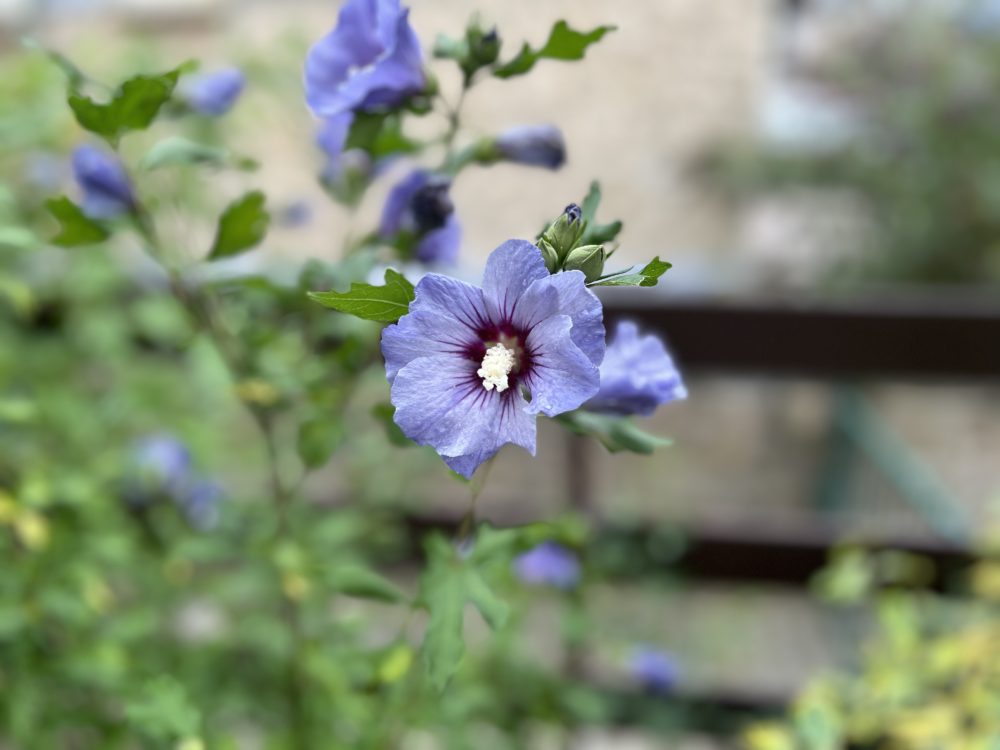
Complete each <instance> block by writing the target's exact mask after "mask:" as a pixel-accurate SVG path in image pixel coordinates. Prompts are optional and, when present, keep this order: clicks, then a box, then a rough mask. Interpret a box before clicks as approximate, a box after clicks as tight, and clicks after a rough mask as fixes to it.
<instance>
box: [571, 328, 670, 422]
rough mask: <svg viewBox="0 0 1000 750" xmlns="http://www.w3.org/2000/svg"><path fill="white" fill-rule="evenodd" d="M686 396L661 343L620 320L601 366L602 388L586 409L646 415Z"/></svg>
mask: <svg viewBox="0 0 1000 750" xmlns="http://www.w3.org/2000/svg"><path fill="white" fill-rule="evenodd" d="M686 397H687V389H686V388H685V387H684V383H683V382H682V381H681V375H680V373H679V372H678V371H677V368H676V367H675V366H674V361H673V359H671V357H670V355H669V354H668V353H667V350H666V347H664V346H663V342H662V341H660V339H658V338H657V337H656V336H648V335H647V336H640V335H639V328H638V326H636V324H635V323H632V322H631V321H625V320H623V321H621V322H619V323H618V327H617V328H616V329H615V336H614V339H613V340H612V341H611V343H610V344H608V349H607V354H606V355H605V357H604V361H603V362H602V363H601V387H600V390H599V391H598V392H597V395H596V396H594V397H593V398H592V399H591V400H590V401H588V402H587V404H586V406H585V408H586V409H588V410H590V411H598V412H604V413H607V414H618V415H621V416H625V415H629V414H639V415H642V416H649V415H650V414H652V413H653V412H654V411H655V410H656V407H658V406H660V405H661V404H665V403H667V402H669V401H676V400H678V399H683V398H686Z"/></svg>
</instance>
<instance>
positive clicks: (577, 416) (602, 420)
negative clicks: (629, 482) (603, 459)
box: [559, 411, 672, 455]
mask: <svg viewBox="0 0 1000 750" xmlns="http://www.w3.org/2000/svg"><path fill="white" fill-rule="evenodd" d="M559 421H560V422H562V423H563V424H564V425H566V426H567V427H568V428H569V429H570V430H572V431H573V432H575V433H576V434H577V435H586V436H588V437H592V438H595V439H597V440H599V441H600V442H601V445H603V446H604V447H605V448H607V449H608V450H609V451H611V452H612V453H618V452H619V451H627V452H629V453H641V454H643V455H648V454H650V453H652V452H653V451H654V450H656V449H657V448H663V447H666V446H668V445H670V444H671V442H672V441H670V440H668V439H666V438H661V437H657V436H656V435H650V434H649V433H648V432H646V431H644V430H643V429H642V428H640V427H639V426H638V425H636V423H635V421H634V420H633V419H632V418H631V417H618V416H615V415H612V414H595V413H594V412H589V411H572V412H568V413H567V414H562V415H560V416H559Z"/></svg>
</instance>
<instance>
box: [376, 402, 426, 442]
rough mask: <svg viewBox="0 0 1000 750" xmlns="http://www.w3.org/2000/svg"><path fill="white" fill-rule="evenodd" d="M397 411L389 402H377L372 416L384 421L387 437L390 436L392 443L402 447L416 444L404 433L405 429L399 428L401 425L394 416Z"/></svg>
mask: <svg viewBox="0 0 1000 750" xmlns="http://www.w3.org/2000/svg"><path fill="white" fill-rule="evenodd" d="M395 413H396V407H395V406H393V405H392V404H390V403H388V402H384V403H381V404H375V406H373V407H372V416H373V417H375V419H377V420H378V421H379V422H381V423H382V426H383V427H384V428H385V434H386V437H388V438H389V442H390V443H392V444H393V445H398V446H400V447H407V446H413V445H416V443H414V442H413V441H412V440H410V439H409V438H408V437H406V435H404V434H403V431H402V430H401V429H399V425H398V424H396V422H395V421H394V420H393V418H392V417H393V415H394V414H395Z"/></svg>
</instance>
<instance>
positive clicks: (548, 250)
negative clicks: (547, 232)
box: [538, 238, 559, 273]
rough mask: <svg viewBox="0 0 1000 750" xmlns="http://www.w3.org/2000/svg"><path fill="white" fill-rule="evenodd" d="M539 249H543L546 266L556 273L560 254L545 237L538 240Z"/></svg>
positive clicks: (550, 271)
mask: <svg viewBox="0 0 1000 750" xmlns="http://www.w3.org/2000/svg"><path fill="white" fill-rule="evenodd" d="M538 249H539V250H541V251H542V259H543V260H544V261H545V267H546V268H547V269H549V273H555V272H556V271H558V270H559V254H558V253H557V252H556V251H555V249H554V248H553V247H552V245H550V244H549V243H548V242H547V241H546V240H545V239H544V238H542V239H540V240H538Z"/></svg>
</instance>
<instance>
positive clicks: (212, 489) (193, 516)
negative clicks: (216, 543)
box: [175, 479, 226, 531]
mask: <svg viewBox="0 0 1000 750" xmlns="http://www.w3.org/2000/svg"><path fill="white" fill-rule="evenodd" d="M225 495H226V493H225V490H224V489H223V488H222V485H221V484H219V483H218V482H216V481H214V480H211V479H195V480H193V481H191V482H190V483H189V484H188V485H187V486H186V487H185V488H184V489H183V491H182V492H181V493H180V494H179V495H178V496H177V497H176V498H175V502H176V503H177V506H178V507H179V508H180V510H181V512H182V513H184V517H185V518H186V519H187V520H188V523H190V524H191V525H192V526H193V527H194V528H196V529H198V530H199V531H208V530H209V529H211V528H213V527H214V526H215V525H216V524H217V523H218V522H219V503H220V501H222V499H223V498H224V497H225Z"/></svg>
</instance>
